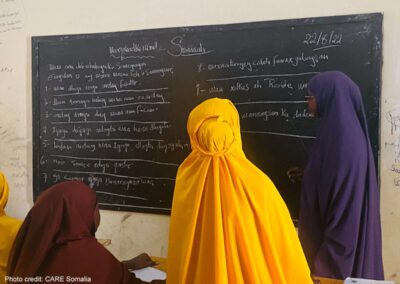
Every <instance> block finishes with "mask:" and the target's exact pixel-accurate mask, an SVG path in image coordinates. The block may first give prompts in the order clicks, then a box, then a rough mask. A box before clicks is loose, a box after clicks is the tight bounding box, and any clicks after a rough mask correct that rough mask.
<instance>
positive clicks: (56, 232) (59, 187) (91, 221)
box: [7, 181, 164, 284]
mask: <svg viewBox="0 0 400 284" xmlns="http://www.w3.org/2000/svg"><path fill="white" fill-rule="evenodd" d="M99 222H100V215H99V210H98V207H97V201H96V194H95V192H94V191H93V190H92V189H90V188H89V187H88V186H87V185H85V184H84V183H81V182H72V181H71V182H69V181H68V182H62V183H59V184H56V185H54V186H52V187H51V188H49V189H48V190H46V191H45V192H43V193H42V194H41V195H40V196H39V198H38V200H37V201H36V203H35V205H34V206H33V207H32V209H31V210H30V212H29V213H28V216H27V217H26V219H25V221H24V223H23V224H22V227H21V230H20V231H19V234H18V236H17V238H16V240H15V243H14V247H13V250H12V253H11V257H10V260H9V265H8V273H7V275H8V276H9V277H22V278H23V279H27V278H26V277H36V276H39V277H42V282H43V283H60V282H61V283H67V282H71V280H74V281H73V282H74V283H92V284H125V283H146V282H143V281H141V280H139V279H137V278H136V277H135V276H134V275H133V274H131V273H130V272H129V271H128V268H130V267H129V264H126V263H122V262H120V261H118V260H117V259H116V258H115V257H114V256H113V255H112V254H111V253H110V252H109V251H108V250H107V249H106V248H104V247H103V246H102V245H101V244H99V243H98V242H97V240H96V238H95V232H96V229H97V227H98V225H99ZM46 277H47V278H46ZM68 280H69V281H68ZM153 283H157V282H155V281H154V282H153ZM158 283H164V282H158Z"/></svg>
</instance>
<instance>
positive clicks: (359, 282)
mask: <svg viewBox="0 0 400 284" xmlns="http://www.w3.org/2000/svg"><path fill="white" fill-rule="evenodd" d="M344 284H395V283H394V282H393V281H378V280H369V279H361V278H350V277H347V278H346V279H345V280H344Z"/></svg>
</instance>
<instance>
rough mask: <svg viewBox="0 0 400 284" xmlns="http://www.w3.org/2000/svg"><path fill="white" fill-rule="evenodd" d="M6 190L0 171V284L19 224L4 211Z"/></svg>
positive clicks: (6, 186) (19, 222)
mask: <svg viewBox="0 0 400 284" xmlns="http://www.w3.org/2000/svg"><path fill="white" fill-rule="evenodd" d="M8 190H9V189H8V183H7V180H6V177H5V176H4V174H3V173H2V172H0V284H4V283H5V281H4V277H5V274H6V271H7V262H8V255H9V253H10V250H11V247H12V245H13V243H14V239H15V237H16V235H17V233H18V230H19V227H20V226H21V221H19V220H16V219H14V218H11V217H8V216H7V215H6V213H5V212H4V208H5V207H6V205H7V201H8Z"/></svg>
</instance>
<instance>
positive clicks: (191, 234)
mask: <svg viewBox="0 0 400 284" xmlns="http://www.w3.org/2000/svg"><path fill="white" fill-rule="evenodd" d="M187 130H188V134H189V136H190V142H191V145H192V152H191V153H190V155H189V156H188V157H187V158H186V159H185V161H184V162H183V163H182V164H181V165H180V167H179V170H178V174H177V177H176V184H175V192H174V200H173V205H172V215H171V225H170V237H169V247H168V252H169V253H168V268H167V274H168V277H167V283H170V284H188V283H190V284H226V283H232V284H250V283H251V284H253V283H254V284H269V283H271V284H277V283H279V284H285V283H293V284H295V283H296V284H297V283H302V284H307V283H312V280H311V278H310V271H309V268H308V266H307V262H306V259H305V257H304V254H303V251H302V249H301V246H300V242H299V240H298V237H297V234H296V231H295V228H294V226H293V223H292V220H291V219H290V215H289V212H288V209H287V207H286V205H285V203H284V202H283V200H282V198H281V196H280V195H279V193H278V191H277V190H276V188H275V186H274V184H273V183H272V182H271V180H270V179H269V178H268V177H267V176H266V175H265V174H264V173H263V172H262V171H261V170H259V169H258V168H257V167H256V166H255V165H253V164H252V163H251V162H250V161H249V160H248V159H247V158H246V156H245V154H244V152H243V150H242V143H241V138H240V127H239V115H238V112H237V110H236V108H235V107H234V105H233V104H232V103H231V102H230V101H229V100H226V99H217V98H214V99H209V100H207V101H205V102H203V103H201V104H200V105H198V106H197V107H196V108H195V109H193V111H192V112H191V113H190V115H189V119H188V123H187Z"/></svg>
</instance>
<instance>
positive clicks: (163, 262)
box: [151, 256, 343, 284]
mask: <svg viewBox="0 0 400 284" xmlns="http://www.w3.org/2000/svg"><path fill="white" fill-rule="evenodd" d="M151 259H152V260H154V261H155V262H157V263H158V264H157V265H156V266H154V268H157V269H160V270H162V271H164V272H167V259H166V258H165V257H156V256H152V257H151ZM167 277H168V275H167ZM313 280H314V283H316V284H343V280H335V279H328V278H322V277H313Z"/></svg>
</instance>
